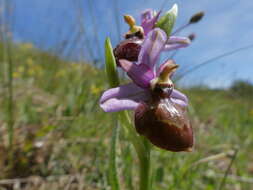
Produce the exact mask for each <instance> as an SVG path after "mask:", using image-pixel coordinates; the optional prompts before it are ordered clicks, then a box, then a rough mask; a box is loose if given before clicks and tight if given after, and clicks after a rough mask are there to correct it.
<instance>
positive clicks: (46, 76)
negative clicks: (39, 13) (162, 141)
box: [0, 0, 253, 190]
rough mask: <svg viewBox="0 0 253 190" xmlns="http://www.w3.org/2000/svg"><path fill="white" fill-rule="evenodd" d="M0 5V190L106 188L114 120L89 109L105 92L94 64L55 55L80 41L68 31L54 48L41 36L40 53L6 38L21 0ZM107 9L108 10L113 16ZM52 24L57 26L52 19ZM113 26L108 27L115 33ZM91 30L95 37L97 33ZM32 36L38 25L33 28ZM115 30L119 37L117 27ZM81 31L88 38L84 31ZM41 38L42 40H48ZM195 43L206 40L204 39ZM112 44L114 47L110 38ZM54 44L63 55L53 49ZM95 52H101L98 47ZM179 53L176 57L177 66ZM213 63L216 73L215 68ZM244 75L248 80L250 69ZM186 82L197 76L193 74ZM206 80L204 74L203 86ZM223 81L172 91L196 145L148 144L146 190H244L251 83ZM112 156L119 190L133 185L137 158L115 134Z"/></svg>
mask: <svg viewBox="0 0 253 190" xmlns="http://www.w3.org/2000/svg"><path fill="white" fill-rule="evenodd" d="M24 2H26V3H25V5H27V4H29V3H28V2H27V1H26V0H25V1H24ZM37 2H39V1H38V0H37ZM76 2H78V1H76ZM159 2H161V3H162V1H159ZM82 3H83V4H84V6H85V5H87V6H90V5H92V6H95V5H96V4H93V2H92V1H90V5H89V4H87V3H88V2H86V1H83V2H82ZM97 3H98V2H97ZM115 3H116V5H117V1H116V0H115V1H110V5H115ZM132 3H134V2H132ZM34 4H36V1H34ZM161 5H162V4H161ZM1 6H2V9H1V11H2V12H1V13H2V14H1V27H2V28H1V38H0V39H1V41H0V94H1V96H0V113H1V114H0V189H1V190H2V189H8V190H9V189H27V190H32V189H52V190H56V189H71V190H72V189H85V190H96V189H98V190H103V189H104V190H107V189H110V187H109V185H108V183H107V178H108V156H109V142H110V137H111V132H112V126H113V120H112V115H111V114H108V113H104V112H102V110H101V109H100V108H99V104H98V102H99V98H100V96H101V93H102V92H103V91H104V90H105V89H107V88H108V84H107V83H106V81H107V80H106V76H105V73H104V69H103V58H101V57H99V56H97V57H96V56H95V57H93V58H92V59H91V57H87V59H86V56H85V54H84V55H83V57H80V55H78V54H77V52H76V53H73V54H71V56H68V55H67V54H66V53H63V54H62V53H61V52H65V51H67V50H72V48H74V47H76V46H75V42H76V43H78V42H79V39H78V40H77V41H73V40H70V41H68V40H69V39H68V35H65V37H66V39H65V44H63V46H54V44H53V43H51V41H50V40H48V41H49V42H48V44H47V45H46V47H45V46H39V45H38V44H36V43H34V38H35V39H36V35H35V37H34V36H33V37H31V38H30V40H29V38H27V39H25V38H23V39H24V40H20V39H22V38H20V39H18V38H17V37H15V33H17V31H19V30H15V26H16V25H15V24H13V21H12V19H14V18H15V17H14V16H13V15H15V10H18V9H20V7H18V6H20V2H19V1H16V2H15V1H9V2H8V1H1ZM129 6H130V5H129ZM166 7H169V6H168V5H167V6H166ZM30 8H31V7H30ZM86 8H87V7H86ZM140 8H141V7H140ZM199 8H201V6H199ZM31 9H32V8H31ZM69 9H70V10H71V11H73V10H74V11H76V12H78V11H80V10H78V9H75V8H74V7H69ZM105 9H106V8H105ZM143 9H144V8H143ZM51 10H52V9H51ZM57 10H58V9H55V10H53V11H55V12H57ZM106 10H107V9H106ZM115 11H117V9H110V12H112V13H113V12H115ZM119 12H120V11H119ZM94 14H95V13H94ZM118 14H119V13H118ZM24 15H25V13H24ZM181 15H184V13H183V12H181ZM119 17H120V16H119ZM79 18H82V17H79ZM95 18H96V20H95V21H94V20H93V21H91V22H92V23H94V22H97V23H100V22H101V21H99V17H95ZM26 19H28V17H26ZM120 19H121V17H120ZM14 20H15V19H14ZM16 20H17V18H16ZM186 20H187V19H186ZM56 21H57V19H56ZM63 21H64V20H63ZM27 22H29V21H27ZM57 22H58V25H59V23H60V20H58V21H57ZM14 23H15V22H14ZM76 23H77V24H78V21H77V22H76ZM60 24H61V23H60ZM79 24H80V23H79ZM79 26H80V25H79ZM86 26H88V27H89V26H91V28H93V27H92V25H89V24H87V25H86ZM40 27H41V28H46V27H50V25H43V26H40ZM116 27H117V26H115V25H114V26H113V28H115V30H116ZM17 28H18V26H17ZM24 29H26V28H24ZM106 29H107V28H105V29H104V30H106ZM30 30H31V31H32V28H31V29H30ZM69 30H71V28H69ZM91 30H92V31H93V34H94V30H96V28H95V29H94V28H93V29H91ZM34 31H38V29H36V27H34ZM54 31H56V30H54ZM193 31H194V29H193ZM204 31H205V28H204V27H203V28H202V33H204ZM121 32H122V34H123V33H124V31H123V29H121ZM56 33H57V32H56ZM21 34H22V33H20V36H22V35H21ZM81 34H82V35H86V36H85V37H87V38H88V39H91V38H89V34H84V33H80V35H81ZM95 34H96V33H95ZM99 34H100V33H98V34H97V35H99ZM26 35H27V36H29V33H28V34H26ZM48 35H50V33H49V34H48ZM103 35H104V34H103ZM109 36H110V35H109ZM51 37H52V36H51ZM51 37H50V38H51ZM69 37H70V36H69ZM43 39H44V40H45V41H46V40H47V36H46V35H45V36H44V38H43ZM102 40H104V39H102ZM197 40H198V43H202V44H205V43H206V41H205V39H201V40H202V42H201V40H200V39H197ZM99 41H100V40H99ZM114 41H115V42H114V43H115V44H116V43H117V39H114ZM92 43H93V45H92V46H91V47H90V48H91V49H92V51H97V50H96V48H95V46H96V45H94V44H96V43H97V42H94V41H93V42H92ZM98 43H102V42H98ZM79 45H80V44H79ZM81 45H83V48H84V49H82V48H81ZM81 45H80V47H79V48H81V49H79V50H80V51H82V50H83V51H85V48H86V49H87V46H85V45H87V44H85V43H81ZM242 45H243V44H242ZM61 47H62V48H66V49H64V51H56V50H59V48H61ZM236 47H238V46H236ZM77 49H78V48H77ZM100 51H101V54H102V55H101V56H103V50H102V48H101V50H100ZM67 52H68V51H67ZM74 52H75V51H74ZM224 52H225V51H218V53H220V54H222V53H224ZM183 53H184V52H180V54H179V55H177V57H179V61H180V56H181V55H182V57H184V56H183ZM186 53H187V52H186ZM190 53H191V52H190ZM197 53H198V52H195V53H194V54H192V53H191V55H192V56H197V55H196V54H197ZM211 55H212V54H210V56H211ZM187 56H190V54H189V52H188V53H187ZM209 58H211V57H209ZM181 59H183V58H181ZM179 64H180V62H179ZM216 67H217V68H218V69H220V68H221V67H222V65H217V64H216ZM239 67H242V65H239V66H238V69H239ZM236 70H237V68H235V69H234V70H228V72H229V73H230V74H231V73H233V72H234V71H236ZM248 70H249V71H248V72H249V73H251V75H252V70H250V67H248ZM223 71H224V69H223ZM224 72H225V71H224ZM204 73H205V74H206V75H208V72H204ZM192 75H195V74H194V72H193V73H192ZM241 75H242V76H243V74H240V76H241ZM194 77H195V78H194V80H199V81H201V80H203V78H202V76H201V75H198V74H196V75H195V76H194ZM242 78H243V77H242ZM190 79H192V78H190ZM188 80H189V78H188ZM215 80H216V78H215V77H211V79H210V80H208V81H215ZM223 80H225V79H223ZM210 83H211V82H210ZM230 83H231V84H230V85H229V86H226V87H224V86H219V85H218V86H216V87H215V88H214V87H213V86H212V84H210V85H209V83H203V84H202V83H195V84H192V83H191V85H181V86H180V85H179V87H181V90H182V91H183V92H184V93H185V94H186V95H187V96H188V97H189V100H190V107H189V114H190V118H191V122H192V125H193V128H194V132H195V148H194V151H193V152H191V153H172V152H167V151H163V150H160V149H158V148H155V147H154V148H153V150H152V153H151V156H152V183H153V187H154V189H156V190H165V189H166V190H167V189H168V190H170V189H176V190H182V189H183V190H190V189H193V190H198V189H199V190H202V189H205V190H213V189H227V190H250V189H253V141H252V139H253V128H252V126H253V98H252V96H253V85H252V84H251V82H250V80H241V79H239V78H232V79H231V82H230ZM210 87H212V88H210ZM117 154H118V155H119V159H118V163H117V165H118V167H119V171H120V181H121V183H122V189H129V190H134V189H137V186H136V184H137V181H138V178H137V176H136V173H137V169H138V161H137V158H136V155H135V152H134V151H133V147H132V146H131V144H130V143H129V140H128V138H127V135H126V134H125V132H124V130H123V129H121V130H120V141H119V145H118V151H117Z"/></svg>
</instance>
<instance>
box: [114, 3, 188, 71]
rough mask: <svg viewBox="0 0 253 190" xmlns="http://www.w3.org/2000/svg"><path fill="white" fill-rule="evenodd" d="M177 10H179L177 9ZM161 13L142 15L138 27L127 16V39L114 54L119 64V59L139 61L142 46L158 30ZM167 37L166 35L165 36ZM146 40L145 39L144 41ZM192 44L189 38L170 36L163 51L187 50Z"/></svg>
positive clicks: (125, 17)
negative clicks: (152, 32) (151, 33)
mask: <svg viewBox="0 0 253 190" xmlns="http://www.w3.org/2000/svg"><path fill="white" fill-rule="evenodd" d="M176 9H177V8H176ZM160 13H161V11H159V12H158V13H156V12H155V11H153V10H151V9H148V10H146V11H144V12H143V13H142V14H141V26H137V25H136V21H135V19H134V18H133V17H132V16H130V15H125V16H124V19H125V22H126V23H127V24H128V25H129V28H130V29H129V31H128V32H127V33H126V35H125V38H126V40H123V41H122V42H120V44H119V45H118V46H117V47H116V48H115V49H114V54H115V57H116V60H117V64H118V66H120V64H119V63H118V60H119V59H126V60H128V61H137V60H138V57H140V56H138V55H139V53H140V49H141V45H142V43H143V41H144V39H145V38H146V37H147V36H148V34H149V33H150V32H151V31H153V30H154V29H155V28H156V23H157V21H158V19H159V16H160ZM165 35H166V34H165ZM143 38H144V39H143ZM190 44H191V39H190V38H189V37H180V36H168V35H166V41H165V43H164V45H163V46H162V49H161V51H171V50H176V49H179V48H185V47H187V46H189V45H190Z"/></svg>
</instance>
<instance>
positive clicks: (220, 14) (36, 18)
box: [12, 0, 253, 87]
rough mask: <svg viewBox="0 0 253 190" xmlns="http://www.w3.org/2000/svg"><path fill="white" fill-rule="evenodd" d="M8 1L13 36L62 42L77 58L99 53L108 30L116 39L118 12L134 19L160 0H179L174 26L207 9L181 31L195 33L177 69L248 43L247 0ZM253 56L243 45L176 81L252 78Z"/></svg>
mask: <svg viewBox="0 0 253 190" xmlns="http://www.w3.org/2000/svg"><path fill="white" fill-rule="evenodd" d="M12 2H13V4H14V8H13V20H14V23H13V35H14V39H15V40H16V41H18V42H32V43H33V44H35V45H36V46H38V47H41V48H44V49H50V50H55V51H56V50H59V49H60V48H61V46H62V45H63V44H69V45H68V46H67V47H66V48H65V50H64V52H63V54H64V55H68V56H70V57H71V58H76V59H80V58H82V59H87V60H91V59H101V57H102V56H103V44H104V39H105V37H107V36H109V37H110V38H111V39H112V43H113V45H115V44H116V43H117V42H118V40H119V38H120V37H121V36H122V35H123V33H124V32H126V31H127V26H126V25H125V24H124V22H123V19H122V17H121V16H120V17H119V16H118V15H123V14H131V15H133V16H135V18H136V19H137V20H139V13H140V12H141V11H143V10H145V9H147V8H153V9H156V10H160V8H161V6H162V4H165V6H164V7H163V10H164V11H166V10H168V9H170V7H171V6H172V5H173V4H174V3H177V4H178V5H179V16H178V19H177V23H176V27H175V28H177V27H178V26H180V25H183V24H184V23H186V22H187V21H188V19H189V18H190V17H191V15H192V14H194V13H195V12H198V11H205V13H206V15H205V17H204V19H203V20H202V21H201V22H200V23H198V24H196V25H193V26H191V27H189V28H187V29H186V30H184V31H183V32H182V33H181V35H188V34H190V33H192V32H194V33H195V34H196V35H197V38H196V40H195V41H194V43H193V44H192V45H191V47H189V48H187V49H183V50H181V51H180V52H179V53H178V54H177V56H176V58H175V60H176V62H177V63H178V64H179V65H180V66H181V67H180V70H179V72H182V71H183V70H185V69H187V68H189V67H191V66H194V65H197V64H200V63H202V62H203V61H205V60H207V59H209V58H211V57H213V56H216V55H219V54H221V53H224V52H226V51H230V50H233V49H236V48H239V47H242V46H247V45H249V44H253V14H252V10H253V2H252V1H251V0H241V1H238V0H187V1H185V0H177V1H174V0H138V1H136V0H135V1H134V0H128V1H124V0H12ZM115 10H117V11H116V13H115ZM117 21H118V22H117ZM117 23H118V24H119V27H117V26H118V25H117ZM81 25H82V27H80V26H81ZM80 28H81V29H80ZM118 30H120V32H121V35H119V33H118ZM80 31H81V32H80ZM94 31H95V32H94ZM79 34H80V35H79ZM252 60H253V49H250V50H246V51H242V52H240V53H238V54H235V55H232V56H229V57H226V58H223V59H221V60H219V61H216V62H215V63H212V64H210V65H208V66H206V67H203V68H201V69H199V70H197V71H195V72H193V73H192V74H190V75H188V76H187V77H185V78H184V79H183V80H182V81H181V82H180V83H181V85H186V86H188V85H194V84H207V85H209V86H211V87H226V86H229V85H230V84H231V82H232V81H233V80H235V79H244V80H248V81H251V82H253V68H252Z"/></svg>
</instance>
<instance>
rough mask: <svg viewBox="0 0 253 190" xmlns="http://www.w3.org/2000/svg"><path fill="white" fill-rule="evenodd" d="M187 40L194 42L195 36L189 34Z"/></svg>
mask: <svg viewBox="0 0 253 190" xmlns="http://www.w3.org/2000/svg"><path fill="white" fill-rule="evenodd" d="M188 38H189V39H190V40H191V41H193V40H195V38H196V35H195V34H190V35H189V36H188Z"/></svg>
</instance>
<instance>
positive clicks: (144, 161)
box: [139, 137, 151, 190]
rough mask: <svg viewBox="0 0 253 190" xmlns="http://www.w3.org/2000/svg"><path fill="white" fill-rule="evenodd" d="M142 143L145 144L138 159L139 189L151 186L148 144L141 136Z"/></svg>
mask: <svg viewBox="0 0 253 190" xmlns="http://www.w3.org/2000/svg"><path fill="white" fill-rule="evenodd" d="M142 141H143V144H144V146H145V152H143V155H142V157H141V158H139V160H140V186H139V190H149V189H150V188H151V187H150V185H151V183H150V144H149V142H148V140H147V139H146V138H145V137H143V139H142Z"/></svg>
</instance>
